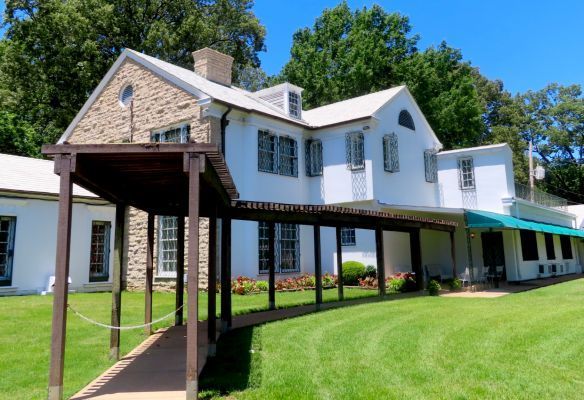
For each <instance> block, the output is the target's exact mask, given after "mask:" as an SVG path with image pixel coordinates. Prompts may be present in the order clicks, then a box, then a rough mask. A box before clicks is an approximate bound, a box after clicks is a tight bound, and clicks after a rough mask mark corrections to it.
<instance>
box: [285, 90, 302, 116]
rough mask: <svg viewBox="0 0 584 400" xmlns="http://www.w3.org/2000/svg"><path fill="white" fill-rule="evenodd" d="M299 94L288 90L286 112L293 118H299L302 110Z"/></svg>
mask: <svg viewBox="0 0 584 400" xmlns="http://www.w3.org/2000/svg"><path fill="white" fill-rule="evenodd" d="M301 103H302V102H301V101H300V95H299V94H298V93H296V92H288V114H290V116H291V117H294V118H300V113H301V111H302V104H301Z"/></svg>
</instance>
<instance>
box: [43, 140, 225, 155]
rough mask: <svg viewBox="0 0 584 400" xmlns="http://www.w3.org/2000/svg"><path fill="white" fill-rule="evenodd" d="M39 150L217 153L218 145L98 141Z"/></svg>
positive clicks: (54, 145)
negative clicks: (96, 142)
mask: <svg viewBox="0 0 584 400" xmlns="http://www.w3.org/2000/svg"><path fill="white" fill-rule="evenodd" d="M41 152H42V153H43V154H45V155H55V154H134V153H207V152H211V153H217V154H220V152H219V147H218V146H217V145H215V144H212V143H194V142H190V143H100V144H93V143H92V144H47V145H43V146H42V148H41Z"/></svg>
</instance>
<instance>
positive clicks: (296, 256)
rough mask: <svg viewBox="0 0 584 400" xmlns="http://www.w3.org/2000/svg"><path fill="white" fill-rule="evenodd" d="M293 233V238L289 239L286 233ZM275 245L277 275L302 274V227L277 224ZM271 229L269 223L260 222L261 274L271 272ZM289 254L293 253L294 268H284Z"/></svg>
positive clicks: (259, 267) (259, 250)
mask: <svg viewBox="0 0 584 400" xmlns="http://www.w3.org/2000/svg"><path fill="white" fill-rule="evenodd" d="M287 232H288V233H293V235H292V236H294V237H293V238H287V237H286V236H288V235H286V233H287ZM274 233H275V243H274V252H275V254H274V255H275V258H276V259H275V260H274V264H275V266H274V270H275V272H277V273H297V272H300V226H299V225H298V224H284V223H282V224H280V223H276V224H275V232H274ZM268 236H269V229H268V223H267V222H263V221H260V222H258V271H259V273H260V274H267V273H268V272H269V269H268V268H269V265H268V261H269V260H268V251H269V237H268ZM288 252H290V253H292V260H291V261H292V267H291V268H290V267H289V268H284V262H283V261H282V260H283V259H284V258H287V257H286V256H287V254H288Z"/></svg>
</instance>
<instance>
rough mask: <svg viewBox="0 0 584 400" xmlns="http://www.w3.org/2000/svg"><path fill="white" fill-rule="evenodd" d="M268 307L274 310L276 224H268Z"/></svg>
mask: <svg viewBox="0 0 584 400" xmlns="http://www.w3.org/2000/svg"><path fill="white" fill-rule="evenodd" d="M268 306H269V309H270V310H275V309H276V224H275V223H274V222H268Z"/></svg>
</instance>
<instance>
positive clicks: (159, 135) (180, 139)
mask: <svg viewBox="0 0 584 400" xmlns="http://www.w3.org/2000/svg"><path fill="white" fill-rule="evenodd" d="M190 137H191V125H190V124H188V123H184V124H180V125H175V126H172V127H169V128H165V129H159V130H157V131H153V132H152V133H151V134H150V141H151V142H158V143H188V142H189V140H190Z"/></svg>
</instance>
